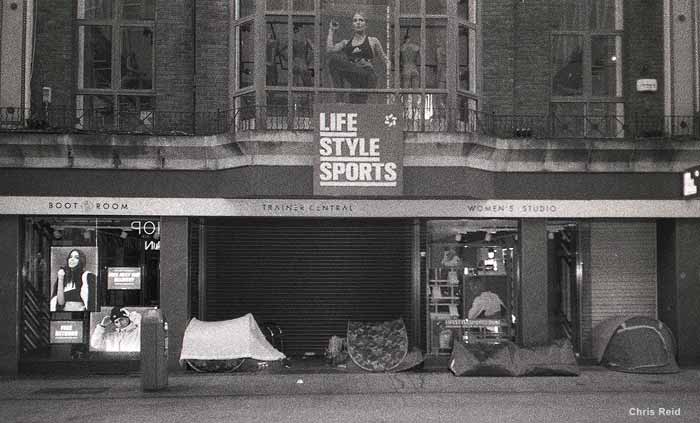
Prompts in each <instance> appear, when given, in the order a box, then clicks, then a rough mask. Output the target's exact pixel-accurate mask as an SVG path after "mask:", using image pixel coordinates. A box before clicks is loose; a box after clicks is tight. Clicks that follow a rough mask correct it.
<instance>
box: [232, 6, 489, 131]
mask: <svg viewBox="0 0 700 423" xmlns="http://www.w3.org/2000/svg"><path fill="white" fill-rule="evenodd" d="M233 4H234V10H235V11H236V12H235V13H234V16H233V18H234V23H233V29H234V30H233V33H232V38H233V39H235V40H236V43H237V46H238V52H237V56H238V60H237V62H236V64H235V66H236V71H235V73H234V74H235V75H237V81H236V83H235V87H236V91H237V92H236V94H235V95H236V99H235V107H237V108H241V107H245V106H252V105H254V104H258V105H259V104H261V103H262V104H265V105H267V110H268V111H269V110H272V109H273V108H274V109H279V111H280V113H283V112H284V111H285V110H286V111H288V112H289V113H290V115H292V114H294V115H297V114H298V113H297V112H299V111H304V110H309V109H310V107H311V105H312V104H313V103H324V102H347V103H389V102H398V103H401V104H403V105H404V109H405V110H406V113H407V116H406V117H407V120H409V121H414V122H415V123H416V124H417V125H423V123H424V122H427V121H433V122H436V121H437V120H439V119H443V123H444V122H446V120H445V119H446V118H447V116H448V115H449V114H450V112H451V111H455V110H457V109H461V108H464V107H470V108H476V101H477V94H478V88H477V81H478V77H477V58H478V54H477V46H478V45H479V43H478V42H477V37H478V35H477V34H478V32H479V29H478V28H479V26H478V25H479V22H478V19H477V16H478V10H477V6H478V2H477V0H384V1H377V0H358V1H354V2H352V4H349V3H348V2H347V1H346V0H320V1H314V0H266V1H264V2H256V3H255V7H257V8H261V7H264V10H260V9H257V11H255V12H253V11H251V10H250V8H249V7H246V6H247V4H246V2H245V1H244V0H233ZM244 11H246V13H243V12H244ZM239 12H240V13H239ZM260 20H262V22H260ZM254 34H259V35H258V36H256V35H254ZM255 40H265V41H264V43H265V45H264V46H257V45H255ZM258 47H260V48H258ZM263 52H264V53H263ZM450 52H457V54H455V53H452V54H451V53H450ZM263 56H264V61H263V60H262V58H263ZM258 62H259V63H258ZM255 81H258V83H255ZM256 86H264V87H265V91H264V92H265V94H264V97H260V93H259V92H257V91H255V88H254V87H256ZM251 110H252V109H251ZM438 118H439V119H438ZM281 122H283V123H284V122H287V120H286V119H283V120H281Z"/></svg>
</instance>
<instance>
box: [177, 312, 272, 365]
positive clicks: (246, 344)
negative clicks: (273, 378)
mask: <svg viewBox="0 0 700 423" xmlns="http://www.w3.org/2000/svg"><path fill="white" fill-rule="evenodd" d="M243 358H253V359H255V360H261V361H275V360H282V359H284V358H285V355H284V354H283V353H281V352H279V351H278V350H276V349H275V348H274V347H273V346H272V345H270V343H269V342H267V340H266V339H265V335H263V333H262V331H261V330H260V328H259V327H258V324H257V323H256V322H255V318H253V315H252V314H250V313H248V314H246V315H245V316H242V317H239V318H237V319H231V320H222V321H216V322H203V321H201V320H198V319H197V318H192V320H190V323H189V324H188V325H187V329H185V335H184V336H183V339H182V352H181V353H180V363H181V364H184V363H185V362H190V361H192V360H198V361H199V360H237V359H243Z"/></svg>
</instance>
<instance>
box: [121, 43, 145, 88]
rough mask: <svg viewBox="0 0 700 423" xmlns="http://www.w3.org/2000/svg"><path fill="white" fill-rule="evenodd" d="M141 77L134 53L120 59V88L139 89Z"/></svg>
mask: <svg viewBox="0 0 700 423" xmlns="http://www.w3.org/2000/svg"><path fill="white" fill-rule="evenodd" d="M141 75H142V73H141V72H139V63H138V58H137V57H136V53H135V52H134V51H133V50H132V51H131V52H129V53H128V54H127V55H126V57H123V58H122V88H128V89H139V88H142V87H141Z"/></svg>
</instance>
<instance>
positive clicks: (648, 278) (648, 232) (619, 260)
mask: <svg viewBox="0 0 700 423" xmlns="http://www.w3.org/2000/svg"><path fill="white" fill-rule="evenodd" d="M589 242H590V259H589V260H590V265H589V269H588V271H589V272H590V280H589V282H587V284H586V285H588V286H586V285H584V287H583V289H584V295H586V297H588V300H587V301H586V300H584V304H583V308H582V313H583V316H582V318H583V330H584V333H583V340H584V346H585V348H584V353H589V352H590V343H591V338H590V337H591V331H592V329H593V328H594V327H595V326H596V325H597V324H598V323H600V322H602V321H603V320H605V319H607V318H609V317H613V316H620V315H636V316H648V317H651V318H656V314H657V309H656V286H657V273H656V222H654V221H643V222H641V221H593V222H591V224H590V240H589ZM585 265H586V262H585V261H584V267H585Z"/></svg>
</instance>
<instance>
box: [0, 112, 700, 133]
mask: <svg viewBox="0 0 700 423" xmlns="http://www.w3.org/2000/svg"><path fill="white" fill-rule="evenodd" d="M403 118H404V131H407V132H443V133H474V134H483V135H488V136H494V137H499V138H558V139H561V138H598V139H600V138H603V139H605V138H610V139H616V138H617V139H621V138H648V137H658V138H671V137H698V136H700V115H696V116H658V115H632V116H629V115H628V116H614V115H608V116H578V115H562V114H554V113H552V114H546V115H501V114H495V113H484V112H480V111H476V110H467V109H450V108H446V107H432V108H430V109H426V108H424V107H411V105H404V113H403ZM314 124H315V122H314V120H313V109H312V108H310V107H298V106H293V105H282V106H277V105H275V106H270V105H268V106H247V107H241V108H238V109H235V110H218V111H215V112H196V113H195V112H174V111H162V110H142V111H118V112H117V111H114V110H113V109H83V110H75V109H72V108H67V107H55V106H52V107H42V108H39V109H19V108H12V107H6V108H0V131H25V132H37V131H39V132H41V131H53V132H104V133H126V134H155V135H211V134H221V133H231V132H234V133H235V132H245V131H310V130H312V129H313V128H314Z"/></svg>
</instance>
